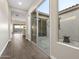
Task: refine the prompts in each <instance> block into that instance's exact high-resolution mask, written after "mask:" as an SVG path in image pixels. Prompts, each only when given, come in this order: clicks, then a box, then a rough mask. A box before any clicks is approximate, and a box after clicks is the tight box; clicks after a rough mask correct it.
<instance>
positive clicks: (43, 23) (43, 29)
mask: <svg viewBox="0 0 79 59" xmlns="http://www.w3.org/2000/svg"><path fill="white" fill-rule="evenodd" d="M38 28H39V36H47V20H46V19H42V18H39V21H38Z"/></svg>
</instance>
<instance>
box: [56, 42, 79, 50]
mask: <svg viewBox="0 0 79 59" xmlns="http://www.w3.org/2000/svg"><path fill="white" fill-rule="evenodd" d="M57 44H60V45H64V46H67V47H70V48H73V49H77V50H79V47H75V46H72V45H69V44H66V43H62V42H57Z"/></svg>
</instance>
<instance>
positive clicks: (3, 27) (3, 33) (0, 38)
mask: <svg viewBox="0 0 79 59" xmlns="http://www.w3.org/2000/svg"><path fill="white" fill-rule="evenodd" d="M8 19H9V10H8V3H7V0H0V55H1V53H2V51H3V49H4V48H5V45H6V44H7V42H8V41H9V29H8V28H9V27H8V25H9V24H8Z"/></svg>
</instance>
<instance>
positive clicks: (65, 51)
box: [50, 0, 79, 59]
mask: <svg viewBox="0 0 79 59" xmlns="http://www.w3.org/2000/svg"><path fill="white" fill-rule="evenodd" d="M57 1H58V0H50V3H51V4H50V8H51V9H50V12H51V13H50V16H51V17H50V23H51V24H50V26H51V28H50V30H51V32H50V33H51V36H50V38H51V56H54V57H56V59H79V49H74V48H71V47H69V46H67V45H64V44H59V43H57V42H58V12H57V11H58V8H57V7H58V5H57V4H58V3H57Z"/></svg>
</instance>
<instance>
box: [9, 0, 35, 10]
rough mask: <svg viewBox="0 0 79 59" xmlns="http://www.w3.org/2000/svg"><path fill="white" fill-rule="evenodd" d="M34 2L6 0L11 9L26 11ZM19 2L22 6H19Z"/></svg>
mask: <svg viewBox="0 0 79 59" xmlns="http://www.w3.org/2000/svg"><path fill="white" fill-rule="evenodd" d="M35 1H36V0H8V3H9V5H10V6H11V7H13V8H17V9H22V10H28V9H29V8H30V7H31V6H32V4H33V3H34V2H35ZM19 2H21V3H22V5H19Z"/></svg>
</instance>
